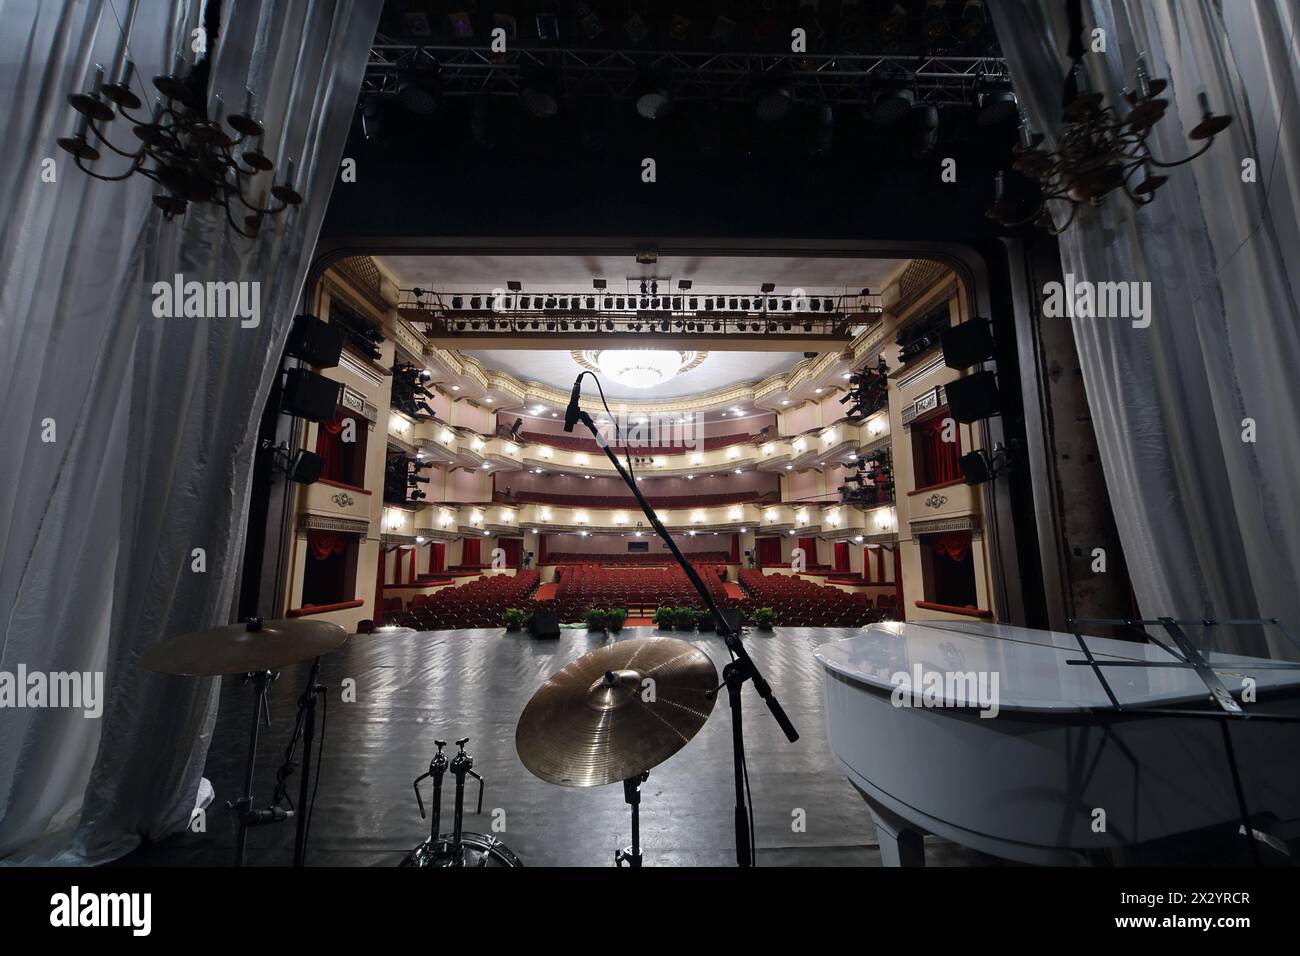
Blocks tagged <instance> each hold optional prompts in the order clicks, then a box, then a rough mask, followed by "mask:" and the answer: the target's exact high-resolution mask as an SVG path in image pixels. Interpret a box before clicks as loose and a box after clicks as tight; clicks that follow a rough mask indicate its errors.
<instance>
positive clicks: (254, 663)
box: [140, 619, 348, 677]
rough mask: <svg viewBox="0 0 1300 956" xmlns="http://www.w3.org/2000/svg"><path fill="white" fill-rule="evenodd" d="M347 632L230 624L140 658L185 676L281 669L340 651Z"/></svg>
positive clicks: (308, 625) (314, 625)
mask: <svg viewBox="0 0 1300 956" xmlns="http://www.w3.org/2000/svg"><path fill="white" fill-rule="evenodd" d="M347 639H348V632H347V631H346V630H344V629H343V628H342V627H340V626H339V625H337V624H330V623H329V622H327V621H304V620H295V619H290V620H286V621H265V622H262V623H261V626H260V629H257V630H254V629H253V622H247V623H244V624H225V625H222V626H220V627H210V628H207V629H206V630H202V631H191V632H190V633H189V634H181V635H179V636H178V637H172V638H168V639H167V640H165V641H163V642H162V643H161V644H156V645H154V646H153V647H151V648H149V650H147V651H146V652H145V653H144V655H143V656H142V657H141V658H140V666H141V667H143V668H144V669H145V670H150V671H159V672H160V673H163V674H180V675H182V676H185V677H218V676H220V675H222V674H247V673H250V672H252V671H278V670H280V669H281V668H283V667H288V666H289V665H290V664H297V663H299V662H301V661H309V660H311V659H312V658H313V657H319V656H320V655H322V654H328V653H329V652H330V651H335V650H338V649H339V648H340V647H342V646H343V642H344V641H346V640H347Z"/></svg>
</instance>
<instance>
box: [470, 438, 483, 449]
mask: <svg viewBox="0 0 1300 956" xmlns="http://www.w3.org/2000/svg"><path fill="white" fill-rule="evenodd" d="M472 447H473V449H474V450H475V451H482V450H483V439H481V438H477V437H476V438H475V439H474V442H473V445H472Z"/></svg>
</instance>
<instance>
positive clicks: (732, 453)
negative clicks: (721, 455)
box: [727, 445, 740, 458]
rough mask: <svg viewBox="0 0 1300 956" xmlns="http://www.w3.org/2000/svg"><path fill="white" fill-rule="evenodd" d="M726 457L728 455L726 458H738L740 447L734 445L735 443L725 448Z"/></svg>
mask: <svg viewBox="0 0 1300 956" xmlns="http://www.w3.org/2000/svg"><path fill="white" fill-rule="evenodd" d="M727 457H728V458H739V457H740V449H739V448H738V447H736V446H735V445H732V446H731V448H729V449H728V450H727Z"/></svg>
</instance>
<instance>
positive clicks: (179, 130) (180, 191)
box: [58, 0, 303, 239]
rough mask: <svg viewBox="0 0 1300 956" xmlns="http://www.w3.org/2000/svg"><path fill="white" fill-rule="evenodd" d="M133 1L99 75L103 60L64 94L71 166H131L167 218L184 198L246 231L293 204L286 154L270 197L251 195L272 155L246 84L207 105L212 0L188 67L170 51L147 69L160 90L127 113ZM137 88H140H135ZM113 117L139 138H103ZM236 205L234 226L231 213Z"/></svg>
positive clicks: (215, 14) (182, 206)
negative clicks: (84, 84)
mask: <svg viewBox="0 0 1300 956" xmlns="http://www.w3.org/2000/svg"><path fill="white" fill-rule="evenodd" d="M138 7H139V0H131V4H130V7H129V8H128V11H127V16H126V21H125V23H124V24H123V31H122V38H121V41H120V42H119V44H118V47H117V52H116V54H115V56H114V58H113V62H112V64H111V65H110V68H109V74H108V82H105V80H104V69H103V67H102V66H99V65H97V66H96V68H95V73H94V80H93V81H92V82H91V83H90V85H89V87H88V88H87V89H86V90H85V91H84V92H79V93H73V94H71V95H70V96H69V97H68V104H69V105H70V106H71V107H72V109H73V110H74V111H75V112H76V114H77V115H76V119H75V121H74V126H73V130H72V134H71V135H70V136H64V137H60V138H59V140H58V144H59V146H60V148H62V149H63V150H65V151H66V152H68V153H70V154H71V155H72V157H73V162H74V163H75V164H76V166H77V168H78V169H80V170H81V171H82V172H84V173H85V174H86V175H88V176H92V177H94V178H95V179H99V180H104V181H106V182H116V181H120V180H124V179H128V178H130V177H131V176H133V175H135V174H136V173H139V174H140V175H142V176H144V177H145V178H147V179H151V180H153V181H154V182H156V183H158V184H159V185H160V186H162V188H163V189H164V190H165V192H163V193H159V194H158V195H155V196H154V197H153V201H154V205H156V206H157V207H158V208H159V209H161V210H162V212H163V217H164V218H165V219H167V220H168V221H170V220H171V219H172V218H174V217H175V216H177V215H179V214H183V213H184V212H185V210H186V209H187V208H188V207H189V204H190V203H191V202H206V203H213V204H215V205H219V206H221V207H222V208H223V209H224V210H225V214H226V219H227V220H228V221H229V222H230V225H231V227H232V228H233V229H234V230H235V231H236V232H238V233H239V234H240V235H241V236H244V237H246V238H249V239H252V238H255V237H256V236H257V234H258V232H259V230H260V229H261V224H262V220H263V217H265V216H274V215H279V214H280V213H283V212H284V211H285V210H286V209H288V208H290V207H291V206H298V205H301V204H302V201H303V197H302V194H301V193H299V192H298V190H297V189H296V188H295V186H294V182H293V176H294V161H293V159H292V158H290V159H288V160H287V162H286V163H285V175H284V178H283V179H282V180H281V181H280V182H278V183H277V182H275V181H274V177H272V186H271V189H270V194H271V197H272V198H273V199H274V200H275V201H276V203H278V205H277V204H272V205H263V204H262V203H263V202H265V191H262V193H261V194H260V195H255V194H254V190H253V189H252V185H253V184H252V181H253V178H254V177H256V176H259V175H260V174H262V173H272V172H273V171H274V169H275V164H274V163H273V162H272V161H271V159H270V158H269V157H268V156H267V155H266V153H265V152H264V151H263V150H262V141H263V139H264V137H265V135H266V129H265V127H264V126H263V125H262V123H261V122H260V121H259V120H258V119H257V116H256V112H255V109H254V106H255V103H254V96H253V91H252V90H250V89H245V91H244V104H243V108H242V110H241V111H240V112H238V113H232V114H230V115H229V116H225V115H224V113H225V104H224V102H223V101H222V98H221V96H220V95H217V96H214V97H212V101H213V108H212V111H211V114H209V110H208V93H209V90H208V87H209V75H210V72H211V53H210V52H209V51H211V50H212V48H213V44H215V42H216V39H217V33H218V27H219V25H220V22H221V3H220V0H209V3H208V4H207V5H206V6H205V8H204V18H203V31H204V34H205V36H206V44H205V46H204V52H203V53H200V54H199V55H198V57H196V59H195V61H194V63H193V64H192V65H191V66H190V68H189V69H188V70H186V69H185V58H184V55H183V54H181V53H177V54H176V59H175V64H174V66H173V69H172V72H171V73H166V74H163V75H161V76H155V77H154V78H153V85H154V88H155V89H156V90H157V91H158V93H159V94H160V95H159V96H157V97H156V98H155V100H154V107H153V113H152V115H151V116H149V117H148V118H147V119H146V118H142V117H139V116H135V115H132V113H133V112H134V111H137V110H139V109H140V108H141V107H142V106H143V103H144V101H143V98H142V97H141V96H140V95H139V94H138V93H137V91H136V89H135V88H134V87H133V84H134V83H135V82H136V80H137V77H136V72H135V64H134V63H133V62H132V61H131V59H130V57H129V56H128V48H129V45H130V38H131V32H132V30H133V28H134V25H135V15H136V10H137V8H138ZM140 92H141V93H142V92H143V88H141V89H140ZM118 117H121V118H122V119H124V120H126V121H127V122H128V123H129V124H131V129H132V132H133V133H134V134H135V137H136V139H138V140H139V143H140V145H139V146H138V147H137V148H135V149H134V150H127V149H121V148H119V147H118V146H115V145H114V144H113V143H112V142H110V141H109V139H108V137H107V135H106V133H105V129H104V127H105V126H106V125H107V124H109V123H111V122H113V121H114V119H116V118H118ZM101 146H102V147H104V148H105V149H107V150H108V151H109V152H111V153H115V154H117V155H118V156H120V157H122V158H123V159H125V160H127V163H128V165H127V167H126V169H125V171H122V172H117V173H101V172H98V171H96V170H93V169H90V168H89V167H88V165H87V164H90V163H95V162H98V161H99V159H100V156H101V154H100V149H99V147H101ZM236 212H242V213H243V225H242V227H241V225H240V224H239V223H238V222H237V221H236V218H235V213H236Z"/></svg>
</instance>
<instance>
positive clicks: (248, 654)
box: [140, 617, 348, 866]
mask: <svg viewBox="0 0 1300 956" xmlns="http://www.w3.org/2000/svg"><path fill="white" fill-rule="evenodd" d="M347 639H348V632H347V631H345V630H344V629H343V628H342V627H340V626H339V625H337V624H330V623H328V622H325V621H303V620H284V621H263V620H262V619H261V618H259V617H251V618H249V619H248V620H247V621H245V622H244V623H242V624H224V625H220V626H218V627H211V628H206V629H204V630H201V631H191V632H189V633H187V634H181V635H178V636H176V637H172V638H168V639H167V640H165V641H163V642H162V643H160V644H157V645H155V646H154V647H151V648H150V649H149V650H148V651H146V652H145V653H144V655H143V656H142V657H141V658H140V666H141V667H143V668H144V669H145V670H151V671H157V672H159V673H163V674H175V675H178V676H181V677H221V676H225V675H228V674H241V675H243V676H242V677H241V680H240V682H241V684H250V683H251V684H252V685H253V720H252V724H251V725H250V727H249V731H248V760H247V762H246V763H245V765H244V788H243V795H242V796H241V797H239V798H238V799H236V800H232V801H227V802H226V809H227V810H230V811H231V812H232V813H233V814H234V815H235V819H236V821H237V824H238V831H237V833H236V836H235V866H243V865H244V850H245V847H246V846H247V842H248V829H249V828H250V827H257V826H264V825H265V824H268V823H281V822H283V821H285V820H288V819H291V818H294V817H295V816H297V818H298V820H297V827H298V829H297V834H296V835H295V840H294V864H295V865H297V866H301V865H302V862H303V860H304V858H305V856H306V841H307V836H308V824H309V823H310V814H308V815H307V818H306V819H304V815H303V813H302V810H303V809H304V808H306V801H307V779H308V772H309V768H310V763H311V760H310V751H311V742H312V740H313V737H314V736H315V716H316V708H315V701H316V695H317V694H319V693H321V692H322V691H323V690H324V688H323V687H321V686H319V685H318V684H317V683H316V679H317V677H318V675H319V673H320V657H321V655H323V654H328V653H329V652H330V651H335V650H338V649H339V648H340V647H342V646H343V644H344V643H345V642H346V641H347ZM313 659H315V663H314V664H313V665H312V668H311V674H310V676H309V680H308V685H307V686H308V690H307V692H305V693H304V695H303V697H302V698H300V699H299V704H298V708H299V713H298V720H297V721H296V723H295V727H294V737H293V740H291V741H290V745H289V750H288V752H287V753H286V764H288V765H289V769H288V770H287V771H286V770H285V768H284V767H281V770H280V773H279V774H278V775H277V786H276V791H275V803H276V805H275V806H271V807H268V808H267V809H265V810H254V809H253V775H254V770H255V766H256V761H257V742H258V737H259V735H260V731H261V726H262V723H263V721H265V723H266V726H267V727H268V728H269V727H270V726H271V711H270V708H269V707H268V705H267V699H266V698H267V691H268V689H269V688H270V686H271V684H272V683H274V682H275V680H276V679H277V678H278V677H279V676H280V674H279V672H280V670H281V669H282V668H285V667H288V666H290V665H291V664H299V663H302V662H303V661H309V660H313ZM300 732H301V734H302V737H303V740H304V741H305V743H306V747H307V751H308V757H307V758H306V759H304V761H303V767H304V771H303V776H302V780H301V782H300V788H299V797H298V801H299V806H298V809H297V811H295V810H294V809H293V807H292V806H291V807H290V808H289V809H287V810H286V809H284V808H283V807H281V806H280V805H279V804H281V803H282V802H285V801H286V794H285V789H286V787H285V781H286V779H287V777H288V775H289V774H290V773H292V772H293V770H292V757H293V750H294V747H295V745H296V743H297V739H298V736H299V733H300ZM319 780H320V774H319V770H318V772H317V781H318V782H319Z"/></svg>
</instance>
